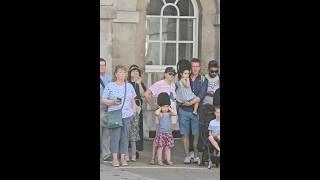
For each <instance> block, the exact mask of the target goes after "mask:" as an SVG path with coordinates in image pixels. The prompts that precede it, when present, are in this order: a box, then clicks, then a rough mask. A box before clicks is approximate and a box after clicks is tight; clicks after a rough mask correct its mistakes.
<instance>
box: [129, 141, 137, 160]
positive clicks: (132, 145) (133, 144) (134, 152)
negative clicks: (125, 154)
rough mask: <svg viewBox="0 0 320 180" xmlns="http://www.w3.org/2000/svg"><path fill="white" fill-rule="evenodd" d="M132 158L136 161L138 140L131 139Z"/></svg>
mask: <svg viewBox="0 0 320 180" xmlns="http://www.w3.org/2000/svg"><path fill="white" fill-rule="evenodd" d="M130 143H131V150H132V151H131V152H132V154H131V160H132V161H136V152H137V148H136V142H135V141H131V142H130Z"/></svg>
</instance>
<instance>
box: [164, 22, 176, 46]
mask: <svg viewBox="0 0 320 180" xmlns="http://www.w3.org/2000/svg"><path fill="white" fill-rule="evenodd" d="M176 32H177V19H173V18H170V19H169V18H163V19H162V40H174V41H175V40H176V39H177V37H176Z"/></svg>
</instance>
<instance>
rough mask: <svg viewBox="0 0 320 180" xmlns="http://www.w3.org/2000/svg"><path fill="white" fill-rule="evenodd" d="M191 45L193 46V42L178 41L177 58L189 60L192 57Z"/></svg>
mask: <svg viewBox="0 0 320 180" xmlns="http://www.w3.org/2000/svg"><path fill="white" fill-rule="evenodd" d="M192 47H193V44H191V43H180V44H179V60H181V59H186V60H189V61H190V60H191V59H192V57H193V56H192V55H193V53H192V52H193V51H192V50H193V49H192Z"/></svg>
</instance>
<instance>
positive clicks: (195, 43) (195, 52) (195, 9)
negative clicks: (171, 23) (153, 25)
mask: <svg viewBox="0 0 320 180" xmlns="http://www.w3.org/2000/svg"><path fill="white" fill-rule="evenodd" d="M162 1H163V4H164V5H163V6H162V7H161V12H160V15H147V16H146V18H147V19H148V18H160V40H149V39H147V40H146V41H147V42H146V43H149V42H150V43H152V42H159V43H160V45H159V48H160V49H159V53H160V54H159V58H160V59H159V62H160V65H145V72H147V73H151V72H164V70H165V68H166V67H175V68H176V66H175V65H162V44H163V43H176V62H177V61H178V56H179V48H178V46H179V43H187V44H192V45H193V46H192V48H193V52H192V53H193V58H198V31H199V10H198V9H199V8H198V4H197V1H196V0H190V1H191V3H192V5H193V16H180V10H179V8H178V7H177V5H176V4H177V3H178V2H179V0H176V1H175V3H166V1H165V0H162ZM167 6H173V7H175V8H176V10H177V16H164V15H163V10H164V8H166V7H167ZM163 18H175V19H177V23H176V25H177V28H176V30H177V31H176V40H175V41H174V40H171V41H170V40H165V41H162V40H161V39H162V19H163ZM180 19H194V21H193V38H192V39H193V41H180V40H179V38H178V37H179V33H180V31H179V26H180Z"/></svg>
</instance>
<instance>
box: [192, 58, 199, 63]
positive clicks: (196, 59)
mask: <svg viewBox="0 0 320 180" xmlns="http://www.w3.org/2000/svg"><path fill="white" fill-rule="evenodd" d="M191 63H199V64H201V63H200V60H199V59H198V58H192V59H191Z"/></svg>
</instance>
